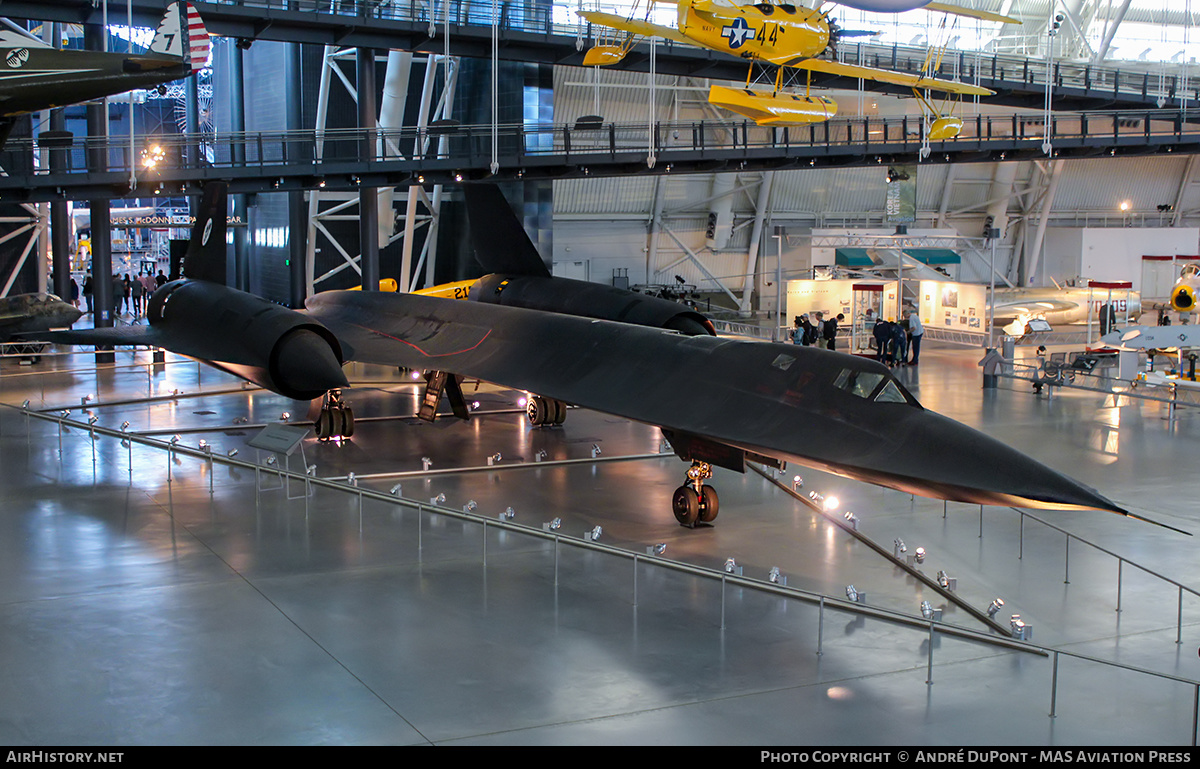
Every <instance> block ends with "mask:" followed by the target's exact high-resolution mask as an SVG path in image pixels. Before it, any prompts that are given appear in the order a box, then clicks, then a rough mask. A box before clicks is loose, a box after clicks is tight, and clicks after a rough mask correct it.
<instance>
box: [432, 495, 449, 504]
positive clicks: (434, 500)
mask: <svg viewBox="0 0 1200 769" xmlns="http://www.w3.org/2000/svg"><path fill="white" fill-rule="evenodd" d="M445 501H446V494H445V493H444V492H443V493H441V494H438V495H437V496H436V497H430V499H429V504H431V505H440V504H442V503H443V502H445Z"/></svg>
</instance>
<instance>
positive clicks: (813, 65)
mask: <svg viewBox="0 0 1200 769" xmlns="http://www.w3.org/2000/svg"><path fill="white" fill-rule="evenodd" d="M772 63H774V64H784V65H785V66H788V67H796V68H797V69H807V70H809V71H811V72H824V73H825V74H828V75H844V76H845V77H858V78H862V79H864V80H877V81H879V82H881V83H891V84H892V85H902V86H909V87H912V88H917V89H921V90H924V89H929V90H931V91H943V92H945V93H953V94H961V95H963V96H992V95H993V94H995V93H996V92H995V91H992V90H990V89H987V88H983V87H981V86H977V85H971V84H969V83H963V82H960V81H956V80H938V79H937V78H933V77H923V76H921V75H912V74H909V73H907V72H895V71H892V70H890V69H878V68H876V67H861V66H859V65H857V64H843V63H842V62H840V61H827V60H825V59H802V60H800V61H791V62H772Z"/></svg>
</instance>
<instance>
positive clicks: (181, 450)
mask: <svg viewBox="0 0 1200 769" xmlns="http://www.w3.org/2000/svg"><path fill="white" fill-rule="evenodd" d="M4 405H5V407H6V408H8V409H12V410H13V411H16V412H18V413H20V414H23V415H24V416H25V417H26V419H27V420H28V419H38V420H44V421H48V422H51V423H55V424H56V425H57V427H58V439H59V442H60V451H59V456H60V460H59V461H60V462H62V461H63V460H62V456H63V452H62V448H61V446H62V441H63V439H64V438H63V436H64V432H65V431H67V430H73V431H75V433H76V434H79V435H84V436H86V438H87V440H88V441H89V443H90V444H91V446H92V456H93V470H94V471H95V468H96V442H97V440H100V439H112V440H117V441H121V443H122V445H123V446H124V447H126V448H127V449H128V457H129V483H130V485H133V484H134V473H133V466H134V461H133V447H134V446H135V445H137V446H139V447H143V448H148V449H151V450H156V451H162V452H164V455H165V457H166V466H167V471H168V481H170V479H171V474H172V472H179V470H178V469H177V468H176V469H174V470H173V469H172V467H173V465H175V464H177V463H178V460H179V458H184V457H185V458H191V459H195V460H198V461H200V462H202V463H205V464H207V465H208V475H209V479H210V491H212V490H213V487H212V483H213V481H212V479H213V468H214V466H215V465H217V464H221V465H226V466H229V467H231V468H238V469H242V470H246V471H248V472H251V473H253V475H254V483H255V506H256V508H257V507H258V506H259V504H260V498H261V495H262V494H263V493H264V492H266V493H269V492H271V491H284V492H285V493H286V495H287V501H288V502H289V503H296V504H299V500H300V499H303V506H304V512H305V514H306V516H307V515H308V514H309V504H310V498H311V497H312V495H313V494H314V493H315V491H316V490H317V489H324V490H327V491H333V492H336V493H341V494H346V495H350V496H352V497H355V498H356V499H357V502H358V518H359V528H360V531H361V530H362V527H363V517H364V516H365V515H366V514H367V513H366V512H365V510H364V502H366V501H371V502H375V503H378V504H382V505H386V507H387V509H389V510H391V509H394V508H396V507H403V508H408V509H412V510H415V511H416V512H417V514H418V521H417V538H416V543H415V545H416V547H417V550H418V553H421V552H422V550H423V530H424V525H423V520H424V518H425V516H427V515H429V516H442V517H448V518H452V519H456V520H459V521H462V522H463V523H465V524H475V525H478V526H479V527H480V548H479V557H480V559H481V561H482V563H483V564H484V565H485V566H486V564H487V557H488V542H489V530H492V531H504V532H509V533H513V534H519V535H521V536H525V537H529V538H534V539H541V540H543V541H547V542H550V543H552V544H553V548H554V583H555V584H556V585H557V584H558V579H559V569H560V559H559V550H560V548H561V547H564V546H565V547H570V548H575V549H579V550H586V551H592V552H597V553H602V554H604V555H607V556H610V557H613V558H618V559H623V560H628V561H629V562H630V564H631V575H630V583H629V585H628V586H627V588H628V590H629V591H630V592H629V594H628V597H629V600H630V601H631V602H632V604H633V605H634V606H637V605H638V601H639V593H638V575H639V571H640V570H641V569H642V568H643V567H652V568H658V569H665V570H669V571H673V572H678V573H683V574H688V575H692V576H695V577H699V578H702V579H706V580H711V581H714V582H719V584H720V588H721V589H720V603H721V609H720V628H721V629H724V628H725V627H726V611H725V609H726V606H725V605H726V596H727V589H728V588H729V587H731V586H732V587H739V588H743V589H749V590H753V591H757V592H760V593H764V594H768V595H775V596H778V597H780V598H784V599H787V600H795V601H799V602H801V603H806V604H809V605H812V606H815V607H816V608H817V611H818V618H817V626H816V637H815V639H814V641H813V643H814V646H815V653H816V654H818V655H820V654H822V653H823V649H824V643H825V638H824V625H825V621H826V614H827V613H828V612H837V613H842V614H850V615H854V616H858V617H862V618H866V619H872V620H877V621H882V622H887V623H890V624H893V625H896V626H899V627H906V628H909V629H915V630H919V631H923V632H927V633H928V639H929V640H928V644H927V648H928V656H927V662H926V678H925V683H926V684H927V685H932V684H933V683H934V670H935V665H934V650H935V648H936V644H935V643H934V641H935V638H936V637H937V636H948V637H953V638H958V639H960V640H964V641H968V642H975V643H981V644H985V645H988V646H992V647H996V648H999V649H1005V650H1010V651H1018V652H1025V653H1033V654H1037V655H1040V656H1047V657H1050V658H1051V660H1052V669H1051V683H1050V702H1049V713H1048V716H1049V717H1051V718H1057V717H1060V716H1061V715H1062V714H1060V713H1059V712H1058V695H1059V675H1058V673H1059V660H1060V657H1066V658H1068V659H1075V660H1078V661H1080V662H1085V663H1089V664H1094V665H1099V666H1102V667H1103V668H1104V669H1105V670H1120V671H1127V672H1130V673H1134V674H1137V675H1140V676H1149V677H1151V678H1154V679H1157V680H1161V681H1165V682H1170V683H1172V684H1181V685H1186V686H1189V687H1192V690H1193V709H1192V721H1191V729H1190V741H1191V744H1192V745H1195V744H1196V741H1197V727H1198V725H1200V681H1194V680H1191V679H1188V678H1184V677H1182V676H1176V675H1172V674H1168V673H1161V672H1157V671H1153V670H1149V669H1146V668H1141V667H1137V666H1133V665H1128V664H1124V663H1118V662H1112V661H1109V660H1104V659H1100V658H1097V657H1093V656H1089V655H1085V654H1079V653H1075V652H1069V651H1064V650H1061V649H1054V648H1050V647H1043V646H1038V645H1036V644H1033V643H1029V642H1027V641H1018V640H1013V639H1010V638H1004V637H998V636H996V635H991V634H987V633H982V632H978V631H974V630H970V629H966V628H961V627H956V626H953V625H947V624H943V623H941V622H939V621H936V620H926V619H924V618H921V617H916V616H911V615H906V614H903V613H900V612H894V611H890V610H887V609H882V608H876V607H872V606H868V605H865V604H861V603H857V602H852V601H849V600H843V599H839V598H833V597H830V596H825V595H822V594H818V593H813V592H809V591H805V590H800V589H797V588H792V587H788V586H786V585H784V584H779V583H776V582H773V581H771V579H770V577H769V576H767V575H764V578H763V579H755V578H751V577H745V576H742V575H740V574H737V573H730V572H729V571H720V570H717V569H711V568H706V567H703V566H696V565H693V564H687V563H681V562H679V561H673V560H670V559H667V558H665V557H662V556H660V555H656V554H654V553H653V552H652V551H648V552H647V553H646V554H644V555H643V554H641V553H638V552H634V551H631V550H627V549H623V548H619V547H614V546H611V545H606V544H602V543H600V542H598V541H596V540H595V539H593V538H589V537H588V536H586V535H585V536H581V537H575V536H569V535H565V534H562V533H560V532H559V531H558V530H556V529H552V528H549V527H546V526H543V527H542V528H538V527H534V526H528V525H524V524H520V523H515V522H514V521H512V520H510V519H507V518H506V516H505V515H503V514H501V515H499V516H498V517H496V518H492V517H488V516H487V515H483V514H481V513H479V512H477V508H476V507H475V506H473V505H472V504H470V503H468V504H467V505H465V506H464V507H463V508H462V509H454V508H452V507H447V506H445V505H443V504H441V502H442V501H443V500H438V499H433V500H430V502H429V503H424V502H421V501H419V500H414V499H408V498H404V497H402V496H398V493H397V492H398V490H397V489H395V488H393V493H389V492H383V491H376V490H372V489H368V488H364V487H362V486H360V485H358V480H357V479H356V478H354V476H348V477H345V478H339V479H330V478H320V477H317V476H315V474H314V473H312V472H311V468H307V467H306V468H305V469H304V471H302V472H296V471H292V470H291V469H290V468H288V467H284V466H281V463H280V462H279V461H278V460H277V459H275V455H273V454H270V453H269V452H268V454H269V456H268V458H267V461H266V462H250V461H247V460H244V459H240V458H237V455H236V452H232V451H231V452H229V453H228V454H221V453H219V452H215V451H213V449H212V447H211V446H201V447H192V446H188V445H184V444H183V443H182V442H180V441H179V440H178V438H175V439H172V440H170V441H163V440H157V439H155V438H152V437H149V436H146V435H139V434H138V433H136V432H132V431H129V430H128V429H127V427H126V428H123V429H121V430H114V429H111V428H107V427H103V426H100V425H98V424H97V423H96V420H95V419H94V418H93V419H90V420H89V421H87V422H80V421H77V420H71V419H69V418H68V416H69V415H68V414H66V413H65V412H59V413H57V414H54V413H43V412H39V411H36V410H33V409H31V408H29V407H27V406H26V407H22V408H17V407H13V406H11V405H8V404H4ZM27 432H30V431H29V429H28V427H27ZM264 475H265V476H271V475H273V476H275V477H277V478H278V479H279V485H278V486H274V487H271V488H263V485H262V483H261V480H262V477H263V476H264ZM294 486H298V487H300V488H302V489H303V494H302V495H296V496H293V495H292V488H293V487H294ZM172 499H173V498H172ZM170 504H171V505H172V506H173V505H174V502H173V501H172V502H170ZM1047 525H1049V524H1047ZM1052 528H1054V527H1052ZM1068 542H1069V540H1068ZM1105 552H1107V551H1105ZM1123 562H1124V561H1123ZM1147 571H1148V570H1147ZM1150 573H1152V574H1153V572H1150ZM1156 576H1157V575H1156ZM1173 584H1178V583H1173ZM1180 588H1181V591H1182V589H1183V588H1182V586H1180ZM1189 592H1191V591H1189ZM1181 595H1182V593H1181ZM1181 601H1182V599H1181ZM1118 602H1119V593H1118ZM1181 606H1182V603H1181ZM1181 613H1182V608H1181Z"/></svg>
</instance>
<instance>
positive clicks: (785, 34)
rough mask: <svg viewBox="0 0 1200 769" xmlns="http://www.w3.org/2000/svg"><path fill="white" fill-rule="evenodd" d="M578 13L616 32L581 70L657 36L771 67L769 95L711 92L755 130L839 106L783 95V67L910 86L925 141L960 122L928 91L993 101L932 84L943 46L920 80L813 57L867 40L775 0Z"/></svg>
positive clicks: (906, 4)
mask: <svg viewBox="0 0 1200 769" xmlns="http://www.w3.org/2000/svg"><path fill="white" fill-rule="evenodd" d="M639 1H640V0H639ZM655 2H670V3H672V4H674V5H676V6H677V8H678V28H672V27H664V26H662V25H659V24H654V23H652V22H650V21H649V20H648V18H649V15H650V9H651V8H653V6H654V3H655ZM840 4H841V5H847V6H849V7H852V8H857V9H859V10H865V11H876V12H883V13H898V12H901V11H908V10H913V9H916V8H924V9H926V10H931V11H939V12H942V13H946V14H951V15H954V16H967V17H971V18H975V19H981V20H984V21H997V22H1002V23H1012V24H1020V23H1021V22H1020V21H1018V20H1017V19H1013V18H1010V17H1007V16H1002V15H1000V14H996V13H991V12H987V11H976V10H973V9H970V8H962V7H959V6H954V5H949V4H946V3H941V2H928V1H927V0H843V2H841V3H840ZM578 13H579V15H580V16H582V17H583V18H585V19H587V20H588V21H589V22H591V23H593V24H595V25H598V26H601V27H606V28H609V29H612V30H616V31H617V32H616V33H615V34H612V35H606V36H602V37H599V38H598V40H597V44H596V45H594V46H593V47H592V48H591V49H590V50H588V52H587V54H586V55H585V56H584V60H583V63H584V65H585V66H604V65H607V64H616V63H617V62H619V61H621V60H622V59H623V58H625V55H626V54H627V53H629V51H630V50H632V48H633V46H634V44H635V43H636V42H637V40H638V38H639V37H660V38H663V39H666V40H671V41H674V42H677V43H683V44H685V45H695V46H700V47H702V48H708V49H711V50H714V51H720V52H722V53H728V54H731V55H733V56H737V57H739V58H742V59H746V60H747V61H749V62H750V67H751V74H753V66H754V63H755V62H765V63H767V64H774V65H776V66H777V67H778V70H777V71H776V74H775V82H774V87H773V88H772V89H771V90H770V91H766V90H759V89H753V88H751V87H750V76H747V78H746V87H745V88H728V87H726V86H720V85H713V86H710V88H709V95H708V100H709V102H710V103H711V104H713V105H716V106H718V107H723V108H725V109H727V110H730V111H731V112H736V113H737V114H739V115H742V116H744V117H747V118H750V119H751V120H753V121H755V122H756V123H757V124H758V125H764V126H774V125H796V124H805V123H819V122H822V121H824V120H828V119H830V118H831V117H833V116H834V115H835V114H837V102H835V101H834V100H833V99H830V98H829V97H827V96H813V95H812V93H811V88H810V87H809V86H808V85H806V86H805V88H804V92H803V94H800V93H796V92H792V91H787V90H784V88H783V85H782V82H783V72H784V70H785V69H786V68H795V69H800V70H807V72H808V78H809V80H810V81H811V77H812V73H813V72H821V73H825V74H832V75H842V76H845V77H852V78H862V79H866V80H876V81H879V82H883V83H889V84H892V85H899V86H907V87H911V88H912V89H913V93H914V94H916V97H917V99H918V100H919V101H920V103H921V107H922V111H923V112H924V113H925V114H926V115H927V116H928V117H929V118H930V125H929V131H928V132H927V136H928V138H929V139H930V140H932V141H940V140H942V139H952V138H954V137H955V136H958V132H959V130H960V129H961V128H962V118H960V117H956V116H954V115H953V114H951V113H950V112H946V111H945V107H943V109H938V108H935V107H934V105H933V103H932V102H931V100H930V97H929V93H930V92H931V91H936V92H938V93H941V94H944V95H945V97H946V101H947V102H949V101H950V100H951V99H957V100H959V101H961V99H962V97H963V96H991V95H992V94H993V93H994V91H991V90H989V89H987V88H981V87H979V86H975V85H970V84H968V83H963V82H959V81H956V80H940V79H938V78H935V77H933V76H932V74H930V73H932V72H934V71H936V70H937V68H938V66H940V64H941V57H942V54H943V53H944V52H945V47H944V46H942V47H941V48H937V47H933V46H931V47H930V48H929V50H928V52H927V53H926V58H925V64H924V67H923V68H922V74H912V73H907V72H895V71H892V70H886V69H879V68H877V67H862V66H858V65H853V64H844V63H842V62H839V61H832V60H830V59H823V58H817V57H819V56H820V55H821V54H823V53H825V52H826V51H827V50H831V49H835V48H836V46H837V41H838V38H839V37H846V36H850V35H861V34H872V33H862V32H849V33H848V32H845V31H843V30H841V29H840V28H839V27H838V26H837V24H836V23H835V22H834V21H832V20H831V19H830V18H829V16H828V15H827V14H826V13H825V12H824V11H822V10H821V9H820V8H817V9H816V10H814V9H810V8H806V7H804V6H797V5H792V4H790V3H787V2H780V1H779V0H770V2H767V1H766V0H764V1H763V2H758V3H754V4H747V5H738V4H736V3H734V2H733V0H647V9H646V17H647V19H646V20H640V19H636V18H633V15H636V13H637V11H636V7H635V10H634V14H631V15H630V16H628V17H626V16H618V15H616V14H612V13H602V12H599V11H579V12H578Z"/></svg>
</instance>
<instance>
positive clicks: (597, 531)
mask: <svg viewBox="0 0 1200 769" xmlns="http://www.w3.org/2000/svg"><path fill="white" fill-rule="evenodd" d="M603 533H604V529H602V528H600V527H599V526H597V527H595V528H593V529H592V530H591V531H589V532H587V534H585V536H586V537H587V538H588V539H590V540H591V541H593V542H595V541H596V540H598V539H600V535H601V534H603Z"/></svg>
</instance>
